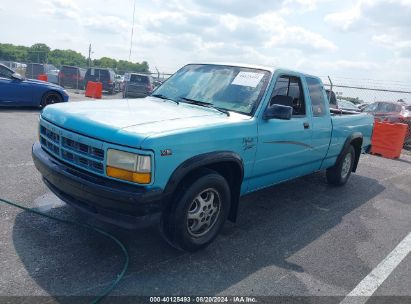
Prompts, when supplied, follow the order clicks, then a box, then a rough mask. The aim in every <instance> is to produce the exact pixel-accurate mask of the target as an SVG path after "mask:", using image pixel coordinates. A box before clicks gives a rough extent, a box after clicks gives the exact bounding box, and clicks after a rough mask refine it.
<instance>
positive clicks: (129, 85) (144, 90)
mask: <svg viewBox="0 0 411 304" xmlns="http://www.w3.org/2000/svg"><path fill="white" fill-rule="evenodd" d="M153 90H154V85H153V77H151V76H150V75H144V74H136V73H130V74H128V75H127V78H126V80H125V86H124V91H123V97H124V98H133V97H134V98H136V97H146V96H148V95H150V94H151V93H152V92H153Z"/></svg>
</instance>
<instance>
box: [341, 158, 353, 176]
mask: <svg viewBox="0 0 411 304" xmlns="http://www.w3.org/2000/svg"><path fill="white" fill-rule="evenodd" d="M351 162H352V155H351V153H347V154H346V155H345V157H344V160H343V163H342V167H341V177H342V178H343V179H345V178H346V177H347V175H348V174H349V173H350V170H351Z"/></svg>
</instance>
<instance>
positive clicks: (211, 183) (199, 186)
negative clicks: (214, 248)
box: [161, 170, 231, 252]
mask: <svg viewBox="0 0 411 304" xmlns="http://www.w3.org/2000/svg"><path fill="white" fill-rule="evenodd" d="M230 200H231V196H230V187H229V185H228V183H227V181H226V180H225V178H224V177H222V176H221V175H220V174H218V173H216V172H214V171H211V170H210V171H208V170H207V171H206V173H205V174H203V175H200V176H199V177H198V178H197V179H196V180H195V181H194V182H193V183H192V184H191V185H188V186H187V187H183V188H182V189H181V194H180V195H178V196H177V197H176V199H175V200H174V202H173V204H172V205H171V207H170V208H168V209H166V210H165V213H166V214H163V220H162V226H161V228H162V234H163V236H164V237H165V239H166V240H167V241H168V242H169V243H170V244H171V245H172V246H173V247H175V248H177V249H180V250H185V251H190V252H194V251H198V250H200V249H203V248H205V247H206V246H207V245H209V244H210V243H211V242H212V241H213V240H214V239H215V238H216V236H217V235H218V233H219V232H220V230H221V228H222V227H223V225H224V223H225V221H226V219H227V216H228V212H229V210H230ZM207 223H208V224H207Z"/></svg>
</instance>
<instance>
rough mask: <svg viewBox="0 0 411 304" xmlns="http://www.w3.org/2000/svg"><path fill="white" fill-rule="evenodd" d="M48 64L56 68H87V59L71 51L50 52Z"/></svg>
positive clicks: (56, 50)
mask: <svg viewBox="0 0 411 304" xmlns="http://www.w3.org/2000/svg"><path fill="white" fill-rule="evenodd" d="M48 62H49V63H51V64H54V65H55V66H58V67H60V66H62V65H73V66H78V67H83V68H84V67H87V58H86V57H84V56H83V55H82V54H81V53H78V52H76V51H73V50H58V49H55V50H52V51H51V52H50V53H49V56H48Z"/></svg>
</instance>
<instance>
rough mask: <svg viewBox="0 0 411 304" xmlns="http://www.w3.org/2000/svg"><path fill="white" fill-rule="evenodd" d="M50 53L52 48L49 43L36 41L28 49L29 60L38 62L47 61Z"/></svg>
mask: <svg viewBox="0 0 411 304" xmlns="http://www.w3.org/2000/svg"><path fill="white" fill-rule="evenodd" d="M49 53H50V48H49V47H48V46H47V44H44V43H36V44H33V45H32V46H31V47H29V49H28V58H27V59H28V61H30V62H36V63H46V62H47V57H48V55H49Z"/></svg>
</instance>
